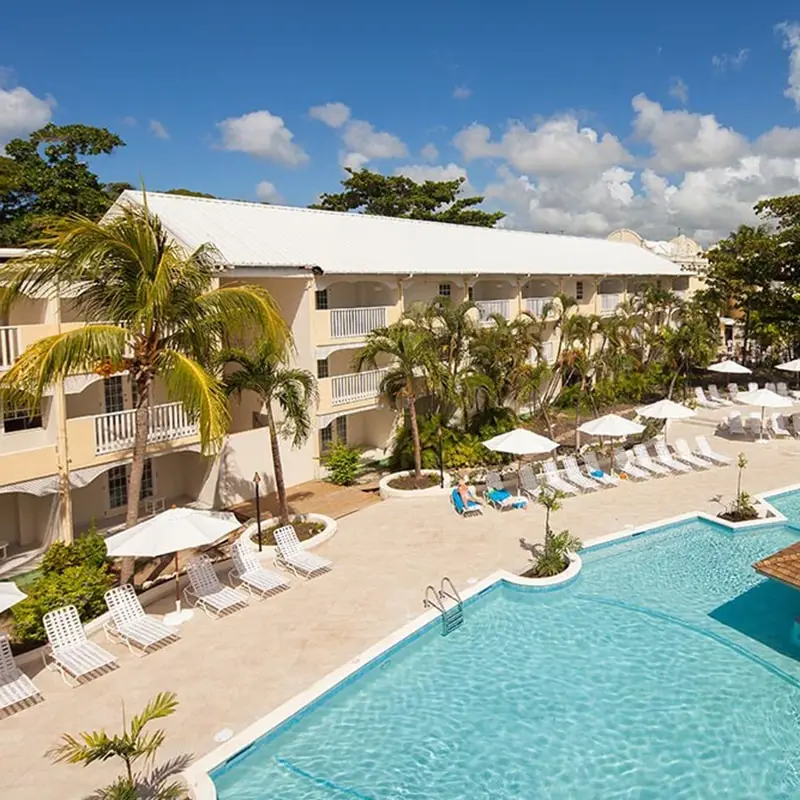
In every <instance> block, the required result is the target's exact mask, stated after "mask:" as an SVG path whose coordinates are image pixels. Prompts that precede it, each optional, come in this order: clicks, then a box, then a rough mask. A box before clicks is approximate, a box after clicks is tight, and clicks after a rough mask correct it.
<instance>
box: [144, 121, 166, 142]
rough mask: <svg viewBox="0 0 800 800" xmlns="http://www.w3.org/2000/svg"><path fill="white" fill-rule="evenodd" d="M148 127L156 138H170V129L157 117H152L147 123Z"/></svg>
mask: <svg viewBox="0 0 800 800" xmlns="http://www.w3.org/2000/svg"><path fill="white" fill-rule="evenodd" d="M147 128H148V130H149V131H150V133H152V134H153V136H155V137H156V139H169V131H168V130H167V129H166V128H165V127H164V124H163V123H161V122H159V121H158V120H157V119H151V120H150V122H149V123H148V124H147Z"/></svg>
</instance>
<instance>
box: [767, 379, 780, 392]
mask: <svg viewBox="0 0 800 800" xmlns="http://www.w3.org/2000/svg"><path fill="white" fill-rule="evenodd" d="M764 388H765V389H768V390H769V391H770V392H775V393H776V394H777V392H778V387H777V386H776V385H775V384H774V383H772V382H771V381H768V382H767V383H765V384H764Z"/></svg>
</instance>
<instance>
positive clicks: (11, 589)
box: [0, 581, 28, 613]
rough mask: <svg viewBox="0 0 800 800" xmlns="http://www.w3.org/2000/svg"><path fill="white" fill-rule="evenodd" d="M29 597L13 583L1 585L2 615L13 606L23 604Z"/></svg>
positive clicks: (0, 607)
mask: <svg viewBox="0 0 800 800" xmlns="http://www.w3.org/2000/svg"><path fill="white" fill-rule="evenodd" d="M27 596H28V595H26V594H25V593H24V592H21V591H20V590H19V589H18V588H17V584H16V583H13V582H12V581H3V582H2V583H0V613H2V612H3V611H8V609H9V608H11V606H15V605H16V604H17V603H21V602H22V601H23V600H24V599H25V598H26V597H27Z"/></svg>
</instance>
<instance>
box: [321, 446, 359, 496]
mask: <svg viewBox="0 0 800 800" xmlns="http://www.w3.org/2000/svg"><path fill="white" fill-rule="evenodd" d="M322 463H323V464H324V465H325V466H326V467H327V468H328V477H329V478H330V479H331V481H332V482H333V483H335V484H337V485H338V486H352V484H353V483H355V480H356V478H357V477H358V472H359V469H360V467H361V453H359V451H358V450H356V448H354V447H348V446H347V445H346V444H345V443H344V442H333V443H332V444H331V445H330V447H328V449H327V450H326V451H325V454H324V455H323V458H322Z"/></svg>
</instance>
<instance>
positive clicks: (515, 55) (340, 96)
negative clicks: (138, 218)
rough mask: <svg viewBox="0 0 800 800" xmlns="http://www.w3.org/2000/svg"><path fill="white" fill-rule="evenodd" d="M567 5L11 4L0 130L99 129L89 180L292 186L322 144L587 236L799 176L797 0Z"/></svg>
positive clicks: (331, 182) (739, 210)
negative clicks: (100, 150)
mask: <svg viewBox="0 0 800 800" xmlns="http://www.w3.org/2000/svg"><path fill="white" fill-rule="evenodd" d="M584 5H585V6H586V7H585V8H581V9H580V10H579V11H578V10H575V6H576V4H570V3H554V4H548V5H546V6H545V5H544V4H541V3H531V2H527V3H523V2H509V3H505V4H500V5H496V6H495V5H491V4H488V3H477V2H460V3H455V2H437V3H431V2H427V3H422V2H419V0H409V2H405V3H403V4H392V5H391V6H389V5H388V4H379V3H366V2H344V3H330V2H326V3H322V2H316V0H315V2H306V3H302V4H294V5H290V6H286V5H279V4H275V3H263V4H259V3H252V2H249V3H247V2H241V0H231V2H228V3H225V4H214V5H208V6H206V7H202V6H200V5H199V4H195V3H188V2H185V1H184V0H172V2H162V3H153V2H150V0H143V1H142V2H140V3H139V4H137V5H136V6H135V7H133V8H132V7H130V6H125V5H122V6H119V5H117V6H114V5H113V4H109V3H107V2H103V3H100V2H97V1H96V0H85V2H83V3H82V4H81V14H80V15H78V14H76V13H75V12H74V10H73V9H72V7H70V5H69V4H65V3H63V2H58V3H57V2H53V0H41V2H39V3H37V4H36V6H35V8H32V7H31V6H30V4H23V3H18V4H15V5H13V6H11V7H8V8H6V9H5V10H4V12H3V26H2V28H3V30H2V32H0V67H2V68H3V73H2V75H3V81H2V85H0V144H2V141H3V139H5V140H7V139H8V138H9V137H10V136H11V135H14V134H17V135H18V134H24V133H25V132H27V131H29V130H31V129H32V127H36V125H37V124H38V123H41V122H42V121H46V119H47V118H52V119H53V120H54V121H55V122H58V123H67V122H82V123H86V124H92V125H99V126H106V127H108V128H110V129H111V130H114V131H115V132H117V133H119V134H120V135H121V136H122V137H123V138H124V139H125V141H126V142H127V147H126V148H124V149H122V150H121V151H119V152H118V153H117V154H115V155H114V156H113V157H111V158H104V159H102V160H98V161H97V162H96V165H95V166H96V169H97V171H98V172H99V173H100V175H101V176H102V178H103V179H105V180H127V181H130V182H133V183H136V182H137V181H138V179H139V178H140V177H141V178H143V179H144V181H145V182H146V184H147V186H148V187H150V188H153V189H156V188H171V187H175V186H184V187H189V188H193V189H197V190H201V191H207V192H211V193H213V194H218V195H220V196H225V197H237V198H242V199H256V198H257V196H258V195H259V191H260V193H261V195H262V196H263V197H268V198H270V199H273V200H274V199H282V200H283V201H285V202H287V203H290V204H298V205H305V204H307V203H309V202H311V201H313V199H314V198H315V197H316V196H317V195H318V193H320V192H322V191H335V190H336V189H337V187H338V181H339V179H340V178H341V176H342V166H341V165H342V164H343V163H350V164H355V165H361V164H365V165H366V166H368V167H370V168H372V169H377V170H380V171H382V172H387V173H389V172H395V171H403V172H406V173H408V174H410V175H412V176H414V177H432V178H437V177H450V176H453V175H465V176H466V177H467V178H468V181H469V183H468V187H469V188H470V189H472V190H474V191H480V192H486V193H487V195H488V200H487V205H489V206H491V207H499V208H502V209H504V210H506V211H508V212H509V214H510V217H509V220H508V224H510V225H514V226H517V227H523V228H533V229H538V230H566V231H568V232H574V233H581V234H591V235H601V234H602V233H603V230H604V228H608V229H611V228H613V227H617V226H619V225H623V224H624V225H628V226H630V227H634V228H637V229H640V230H642V232H644V233H645V234H647V235H649V236H653V237H656V236H668V235H673V234H674V232H675V231H677V230H678V229H679V228H680V229H682V230H685V231H687V232H689V233H693V234H696V235H698V236H699V237H700V238H704V239H708V238H712V237H714V236H716V235H718V234H719V233H721V232H724V231H726V230H728V229H729V228H730V227H732V226H734V225H736V224H738V223H739V222H740V221H747V220H749V218H750V217H749V209H750V207H751V206H752V204H753V202H755V201H756V200H757V199H758V198H759V197H761V196H765V195H768V194H772V193H785V192H787V191H800V8H798V6H797V4H796V1H795V2H793V3H790V2H788V0H772V1H771V2H770V3H760V4H751V3H747V4H745V3H734V4H731V3H722V2H720V0H705V2H696V0H695V2H692V3H689V2H686V0H676V2H673V3H672V4H670V5H668V6H667V5H663V4H657V5H655V7H651V8H648V6H653V5H654V4H646V3H641V2H639V3H633V2H616V3H606V4H600V3H592V4H588V3H586V4H581V6H584ZM782 23H786V24H784V25H783V27H776V26H779V25H781V24H782ZM32 31H34V32H35V41H34V40H33V39H32V37H31V36H30V35H29V34H30V32H32ZM792 87H794V88H792ZM634 98H638V99H637V100H634ZM333 103H336V104H340V105H337V106H333V107H328V109H327V110H323V111H317V112H313V113H310V109H312V108H314V107H320V106H325V105H326V104H333ZM344 106H346V107H347V109H346V110H345V108H344ZM326 120H327V123H326ZM776 128H777V129H779V130H778V133H774V132H773V133H772V134H771V135H770V136H768V137H767V138H766V139H765V138H764V134H769V132H771V131H773V130H774V129H776ZM759 137H761V138H759ZM426 145H428V147H427V148H426V149H425V150H424V155H423V148H425V147H426ZM430 145H433V147H430ZM259 184H260V185H261V189H260V190H259V189H257V187H258V186H259ZM267 184H269V186H268V185H267Z"/></svg>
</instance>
